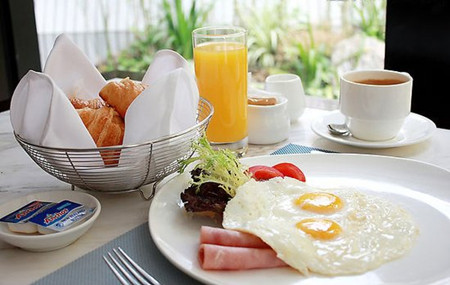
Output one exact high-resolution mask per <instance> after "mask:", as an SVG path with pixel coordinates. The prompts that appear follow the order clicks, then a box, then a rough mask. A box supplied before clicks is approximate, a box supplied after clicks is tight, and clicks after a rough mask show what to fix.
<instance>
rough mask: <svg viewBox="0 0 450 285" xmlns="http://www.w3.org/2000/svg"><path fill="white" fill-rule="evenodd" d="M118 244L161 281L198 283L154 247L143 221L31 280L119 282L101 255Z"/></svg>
mask: <svg viewBox="0 0 450 285" xmlns="http://www.w3.org/2000/svg"><path fill="white" fill-rule="evenodd" d="M118 246H120V247H121V248H122V249H123V250H125V252H127V253H128V255H129V256H130V257H131V258H133V259H134V260H135V261H136V262H137V263H138V264H139V265H140V266H141V267H142V268H144V269H145V270H146V271H147V272H149V273H150V274H151V275H152V276H153V277H155V278H156V279H157V280H158V281H159V282H160V283H161V284H187V285H189V284H202V283H200V282H198V281H196V280H194V279H193V278H191V277H189V276H188V275H186V274H185V273H183V272H182V271H180V270H179V269H177V268H176V267H175V266H173V265H172V264H171V263H170V262H169V261H168V260H167V259H166V258H165V257H164V256H163V255H162V254H161V253H160V251H159V250H158V248H157V247H156V245H155V243H154V242H153V239H152V237H151V235H150V232H149V228H148V224H147V223H144V224H142V225H140V226H138V227H136V228H134V229H132V230H130V231H129V232H127V233H125V234H123V235H121V236H119V237H117V238H116V239H114V240H112V241H110V242H108V243H107V244H105V245H104V246H102V247H99V248H97V249H95V250H93V251H91V252H90V253H88V254H86V255H84V256H82V257H80V258H78V259H77V260H75V261H73V262H71V263H69V264H68V265H66V266H64V267H62V268H60V269H58V270H56V271H55V272H53V273H51V274H49V275H47V276H45V277H43V278H42V279H40V280H38V281H37V282H35V283H34V284H45V285H48V284H99V285H101V284H120V283H119V281H118V280H117V279H116V278H115V277H114V275H113V274H112V272H111V270H110V269H109V268H108V266H107V265H106V263H105V262H104V261H103V258H102V256H103V255H105V254H107V252H108V251H111V250H112V248H115V247H118Z"/></svg>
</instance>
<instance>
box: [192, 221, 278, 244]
mask: <svg viewBox="0 0 450 285" xmlns="http://www.w3.org/2000/svg"><path fill="white" fill-rule="evenodd" d="M200 244H216V245H225V246H234V247H249V248H270V246H269V245H267V244H266V243H265V242H263V241H262V240H261V239H260V238H259V237H257V236H255V235H252V234H249V233H244V232H239V231H233V230H226V229H221V228H214V227H208V226H202V227H201V229H200Z"/></svg>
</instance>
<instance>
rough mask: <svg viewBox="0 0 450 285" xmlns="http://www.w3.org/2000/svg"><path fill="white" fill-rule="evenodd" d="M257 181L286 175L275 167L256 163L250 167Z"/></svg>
mask: <svg viewBox="0 0 450 285" xmlns="http://www.w3.org/2000/svg"><path fill="white" fill-rule="evenodd" d="M248 171H249V172H250V173H251V174H252V177H253V178H254V179H255V180H256V181H262V180H269V179H271V178H274V177H284V175H283V173H281V172H280V171H278V170H276V169H275V168H273V167H270V166H265V165H255V166H252V167H250V168H249V169H248Z"/></svg>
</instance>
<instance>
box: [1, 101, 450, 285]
mask: <svg viewBox="0 0 450 285" xmlns="http://www.w3.org/2000/svg"><path fill="white" fill-rule="evenodd" d="M310 106H311V105H310ZM326 112H327V111H325V110H319V109H313V108H307V109H306V111H305V113H304V115H303V116H302V117H301V118H300V120H299V121H298V122H297V123H295V124H293V125H292V128H291V133H290V137H289V139H288V140H286V141H284V142H281V143H279V144H276V145H269V146H255V145H251V146H250V148H249V151H248V153H247V156H255V155H264V154H269V153H271V152H273V151H274V150H276V149H279V148H280V147H282V146H284V145H286V144H288V143H297V144H301V145H305V146H311V147H316V148H322V149H327V150H334V151H338V152H348V153H370V154H378V155H389V156H396V157H404V158H409V159H414V160H419V161H423V162H427V163H431V164H434V165H437V166H440V167H442V168H445V169H447V170H450V147H449V144H450V130H445V129H437V131H436V132H435V134H434V135H433V137H432V138H430V139H429V140H427V141H425V142H423V143H419V144H417V145H411V146H406V147H401V148H390V149H363V148H355V147H350V146H344V145H339V144H336V143H334V142H330V141H328V140H326V139H324V138H321V137H319V136H317V135H315V134H314V133H313V132H312V130H311V128H310V124H311V121H312V120H314V119H315V118H317V117H318V116H322V115H324V114H326ZM44 190H67V191H70V185H68V184H66V183H63V182H61V181H59V180H57V179H56V178H54V177H52V176H50V175H49V174H47V173H45V172H44V171H43V170H41V169H40V168H39V167H38V166H37V165H36V164H35V163H34V162H33V161H32V160H31V159H30V158H29V157H28V155H27V154H26V153H25V152H24V151H23V150H22V149H21V147H20V146H19V145H18V143H17V142H16V141H15V138H14V136H13V134H12V128H11V124H10V121H9V112H3V113H0V204H1V203H4V202H6V201H8V200H10V199H12V198H15V197H18V196H21V195H25V194H28V193H30V192H33V191H44ZM93 195H94V196H96V197H97V198H98V199H99V200H100V202H101V204H102V212H101V214H100V216H99V218H98V220H97V221H96V223H95V225H94V227H92V228H91V229H90V230H89V231H88V232H87V233H86V234H85V235H84V236H82V237H81V238H80V239H79V240H78V241H76V242H75V243H73V244H72V245H70V246H68V247H66V248H63V249H60V250H56V251H51V252H44V253H32V252H27V251H24V250H20V249H17V248H14V247H12V246H10V245H8V244H6V243H2V242H1V241H0V276H1V278H0V284H29V283H31V282H33V281H36V280H37V279H39V278H41V277H43V276H46V275H48V274H49V273H51V272H53V271H55V270H56V269H58V268H60V267H62V266H64V265H66V264H68V263H70V262H71V261H73V260H75V259H77V258H78V257H80V256H83V255H84V254H86V253H88V252H90V251H92V250H94V249H95V248H98V247H100V246H101V245H103V244H105V243H107V242H108V241H110V240H112V239H114V238H116V237H117V236H119V235H121V234H122V233H125V232H127V231H128V230H130V229H132V228H134V227H136V226H137V225H140V224H142V223H144V222H146V221H147V215H148V209H149V206H150V202H149V201H145V200H143V199H142V198H141V197H140V195H139V194H138V193H129V194H114V195H105V194H98V193H94V194H93ZM19 265H20V266H19Z"/></svg>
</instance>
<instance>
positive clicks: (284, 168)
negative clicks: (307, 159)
mask: <svg viewBox="0 0 450 285" xmlns="http://www.w3.org/2000/svg"><path fill="white" fill-rule="evenodd" d="M272 168H274V169H276V170H278V171H279V172H281V173H283V175H284V176H288V177H292V178H295V179H297V180H300V181H303V182H306V178H305V174H303V172H302V171H301V170H300V168H298V167H297V166H296V165H294V164H292V163H289V162H283V163H279V164H277V165H274V166H272Z"/></svg>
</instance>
